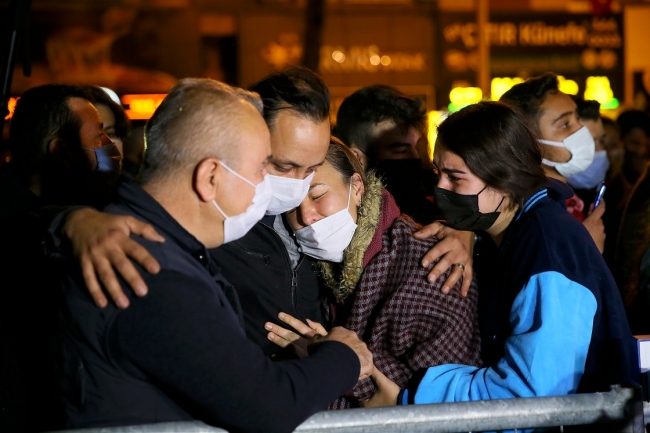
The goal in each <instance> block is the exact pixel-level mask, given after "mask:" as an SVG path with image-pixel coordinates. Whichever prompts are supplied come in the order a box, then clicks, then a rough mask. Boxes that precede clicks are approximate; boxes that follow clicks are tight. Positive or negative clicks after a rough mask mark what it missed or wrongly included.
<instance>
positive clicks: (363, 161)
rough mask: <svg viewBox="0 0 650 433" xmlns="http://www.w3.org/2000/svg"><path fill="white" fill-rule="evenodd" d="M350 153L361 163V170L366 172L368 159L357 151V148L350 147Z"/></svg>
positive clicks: (361, 151)
mask: <svg viewBox="0 0 650 433" xmlns="http://www.w3.org/2000/svg"><path fill="white" fill-rule="evenodd" d="M350 151H351V152H352V153H353V154H354V156H356V157H357V159H358V160H359V162H360V163H361V168H363V170H364V171H366V170H368V157H367V156H366V154H365V153H363V150H361V149H359V148H358V147H357V146H351V147H350Z"/></svg>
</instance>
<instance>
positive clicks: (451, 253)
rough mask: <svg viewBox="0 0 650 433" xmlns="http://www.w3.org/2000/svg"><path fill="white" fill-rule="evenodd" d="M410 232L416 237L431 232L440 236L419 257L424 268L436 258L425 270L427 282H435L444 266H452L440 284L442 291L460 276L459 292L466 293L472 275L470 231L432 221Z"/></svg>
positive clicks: (451, 285) (472, 250)
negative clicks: (431, 266) (427, 274)
mask: <svg viewBox="0 0 650 433" xmlns="http://www.w3.org/2000/svg"><path fill="white" fill-rule="evenodd" d="M413 236H415V237H416V238H418V239H426V238H430V237H432V236H435V237H437V238H438V239H439V240H440V241H439V242H438V243H437V244H436V245H435V246H434V247H433V248H431V250H430V251H429V252H428V253H427V254H426V255H425V256H424V258H423V259H422V266H424V267H425V268H426V267H427V266H429V265H430V264H431V263H433V262H434V261H435V260H437V259H438V258H439V259H440V261H439V262H438V263H436V265H435V266H434V267H433V269H431V272H429V282H431V283H433V282H435V281H436V280H437V279H438V277H439V276H440V275H442V274H443V273H444V272H445V271H446V270H447V269H449V268H452V270H451V273H450V274H449V277H447V281H445V283H444V285H443V286H442V293H444V294H447V293H449V292H450V291H451V288H452V287H454V285H455V284H456V283H457V282H458V280H460V279H461V278H463V283H462V285H461V287H460V294H461V296H463V297H465V296H467V293H468V292H469V287H470V284H471V283H472V276H473V268H472V264H473V257H472V254H473V252H474V233H473V232H466V231H459V230H454V229H452V228H451V227H447V226H445V225H443V224H440V223H439V222H433V223H431V224H429V225H428V226H425V227H423V228H422V229H421V230H419V231H417V232H415V233H413ZM459 265H463V266H459Z"/></svg>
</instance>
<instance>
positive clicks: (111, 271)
mask: <svg viewBox="0 0 650 433" xmlns="http://www.w3.org/2000/svg"><path fill="white" fill-rule="evenodd" d="M62 233H63V236H64V237H65V238H67V239H68V240H69V242H70V246H71V248H72V253H73V254H74V256H75V257H77V258H78V259H79V261H80V262H81V271H82V273H83V277H84V281H85V282H86V286H87V287H88V291H89V292H90V294H91V296H92V297H93V300H94V301H95V304H96V305H97V306H98V307H100V308H103V307H105V306H106V305H107V304H108V301H107V300H106V296H104V292H103V291H102V287H101V285H100V283H99V281H101V284H102V285H103V286H104V288H105V289H106V291H107V292H108V294H109V295H110V296H111V298H112V299H113V301H115V303H116V304H117V306H118V307H120V308H126V307H128V306H129V300H128V298H127V297H126V295H125V294H124V292H123V291H122V286H121V285H120V282H119V281H118V279H117V276H116V275H115V270H117V272H118V273H119V274H120V275H121V276H122V278H124V280H125V281H126V282H127V283H128V284H129V285H130V286H131V288H133V291H134V292H135V294H136V295H138V296H144V295H146V294H147V285H146V284H145V282H144V280H143V279H142V277H141V276H140V273H139V272H138V270H137V269H136V268H135V266H133V263H131V260H134V261H135V262H136V263H138V264H139V265H140V266H142V267H143V268H144V269H146V270H147V271H149V272H150V273H152V274H155V273H157V272H158V271H159V270H160V265H159V264H158V262H157V261H156V259H154V258H153V256H152V255H151V254H149V251H147V250H146V248H144V247H143V246H142V245H140V244H139V243H137V242H135V241H134V240H133V239H131V238H130V235H131V234H135V235H138V236H142V237H143V238H145V239H148V240H150V241H156V242H165V239H164V238H163V237H162V236H160V235H159V234H158V232H156V230H155V229H154V228H153V227H152V226H151V225H149V224H147V223H144V222H142V221H139V220H137V219H136V218H133V217H131V216H124V215H113V214H108V213H104V212H99V211H97V210H95V209H91V208H84V209H79V210H75V211H72V212H70V214H69V215H68V216H67V218H66V221H65V223H64V225H63V228H62ZM98 277H99V281H98Z"/></svg>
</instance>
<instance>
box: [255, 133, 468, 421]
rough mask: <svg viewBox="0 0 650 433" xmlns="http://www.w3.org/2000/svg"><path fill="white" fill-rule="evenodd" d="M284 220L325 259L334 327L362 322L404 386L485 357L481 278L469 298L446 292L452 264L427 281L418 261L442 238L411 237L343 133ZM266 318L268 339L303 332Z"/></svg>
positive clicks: (365, 383)
mask: <svg viewBox="0 0 650 433" xmlns="http://www.w3.org/2000/svg"><path fill="white" fill-rule="evenodd" d="M287 221H288V223H289V225H290V226H291V228H292V229H293V230H294V234H295V237H296V240H297V242H298V245H299V248H300V250H301V251H302V252H303V253H305V254H307V255H310V256H312V257H314V258H316V259H318V260H319V262H318V264H319V266H320V273H321V275H322V277H323V278H324V280H325V283H326V284H327V287H328V289H329V291H330V293H329V305H330V310H329V314H328V317H327V319H328V320H329V324H328V325H329V326H327V328H328V329H329V328H331V327H333V326H337V325H340V326H344V327H345V328H346V329H350V330H352V331H355V332H356V333H357V335H358V336H359V338H361V339H362V340H363V341H365V342H366V344H368V348H369V349H370V351H372V353H373V359H374V362H375V368H377V369H379V370H381V371H382V372H383V373H384V374H386V375H387V376H388V377H389V378H390V379H391V380H393V381H395V382H397V383H398V384H400V386H405V385H406V384H407V382H408V381H409V379H410V378H411V377H412V376H413V375H414V374H415V373H416V372H418V371H419V370H421V369H423V368H426V367H429V366H432V365H439V364H447V363H457V364H467V365H474V366H480V365H481V360H480V357H479V355H480V353H479V352H480V338H479V332H478V323H477V301H478V292H477V289H476V285H475V284H472V286H471V288H470V292H469V294H468V296H467V297H462V296H461V295H460V293H459V291H458V290H453V291H452V292H451V293H449V294H448V295H444V294H442V293H441V291H440V288H441V287H442V285H443V282H444V280H445V279H446V277H447V275H448V274H449V272H450V271H451V270H448V271H447V272H446V273H445V274H443V275H442V276H441V277H440V278H438V280H437V281H436V284H435V285H434V286H431V285H430V284H429V283H428V282H427V278H426V277H427V273H428V269H425V268H422V267H421V266H419V261H420V259H421V258H422V257H423V256H424V255H425V254H426V252H427V251H429V250H430V249H431V248H432V247H433V246H435V244H436V243H437V242H438V240H437V239H436V238H428V239H415V238H414V237H413V236H412V233H413V232H414V231H416V230H417V229H418V228H419V227H418V225H417V224H416V223H414V222H413V220H412V219H411V218H410V217H409V216H407V215H400V210H399V209H398V208H397V205H396V204H395V200H394V199H393V197H392V196H391V194H390V193H389V192H388V191H386V190H385V189H384V188H383V186H382V184H381V181H380V180H379V178H378V177H377V176H376V175H375V174H374V173H373V172H372V171H371V172H369V173H364V170H363V169H362V167H361V165H360V163H359V161H358V160H357V158H356V156H355V155H354V154H353V153H352V152H351V151H350V150H349V149H348V148H347V146H346V145H345V144H343V143H342V142H341V141H340V140H338V139H337V138H335V137H332V139H331V141H330V147H329V150H328V151H327V155H326V156H325V163H324V164H323V165H322V166H321V167H320V168H319V169H318V171H317V172H316V174H315V175H314V178H313V179H312V183H311V186H310V189H309V193H308V194H307V197H306V198H305V199H304V200H303V201H302V203H301V204H300V206H298V207H297V208H296V209H294V210H292V211H289V212H288V213H287ZM456 286H457V287H456V289H459V287H458V286H459V284H458V283H457V285H456ZM283 315H284V319H282V320H283V322H285V323H287V324H288V325H290V326H291V327H293V328H294V329H296V330H298V331H299V333H301V331H302V333H306V335H311V334H312V333H313V332H314V329H312V328H311V327H309V325H312V326H314V322H313V321H308V322H307V324H302V323H300V322H299V321H298V320H297V319H295V318H293V317H290V316H289V315H287V314H283ZM292 324H293V325H295V326H293V325H292ZM266 326H267V330H268V331H269V334H268V336H269V339H271V340H272V341H273V342H275V343H276V344H278V345H280V346H281V347H286V346H287V345H288V344H289V343H292V342H293V341H295V340H297V339H298V334H296V333H294V332H293V331H289V330H285V329H282V328H280V327H278V326H277V325H275V324H272V323H267V324H266ZM315 328H317V327H316V326H315ZM318 329H320V328H318ZM374 391H375V387H374V385H373V383H372V381H371V380H370V379H369V378H368V379H364V380H361V381H359V382H358V383H357V384H356V385H355V387H354V388H353V389H352V390H351V391H349V392H348V393H346V395H345V396H343V397H341V398H339V399H337V400H336V401H335V402H333V403H332V404H330V408H333V409H342V408H347V407H356V406H358V405H359V401H364V400H367V399H368V398H370V397H371V396H372V394H373V393H374Z"/></svg>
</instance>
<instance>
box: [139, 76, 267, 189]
mask: <svg viewBox="0 0 650 433" xmlns="http://www.w3.org/2000/svg"><path fill="white" fill-rule="evenodd" d="M262 107H263V106H262V100H261V99H260V98H259V96H258V95H257V94H255V93H252V92H248V91H246V90H243V89H240V88H236V87H231V86H229V85H227V84H224V83H220V82H218V81H214V80H209V79H199V78H186V79H183V80H180V81H179V82H178V84H176V86H174V88H172V90H171V91H170V92H169V94H168V95H167V96H166V97H165V99H164V100H163V102H162V104H160V106H159V107H158V109H156V112H155V113H154V115H153V117H152V118H151V119H150V120H149V122H148V123H147V126H146V128H145V140H146V152H145V156H144V169H143V171H142V175H141V183H142V184H143V185H145V184H148V183H151V182H154V181H159V180H163V179H165V178H169V177H170V176H171V175H173V174H176V173H179V172H181V171H183V170H187V169H192V168H193V167H194V166H195V165H196V164H198V163H199V162H200V161H201V160H203V159H205V158H208V157H215V158H218V159H220V160H223V161H225V162H226V163H227V164H228V165H230V166H231V167H233V168H237V166H238V165H239V162H240V161H239V152H237V146H236V144H237V143H238V142H239V138H240V134H241V125H242V121H244V120H245V119H249V118H250V117H251V116H259V119H260V121H261V122H262V123H263V120H262V117H261V114H262V110H263V108H262Z"/></svg>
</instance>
